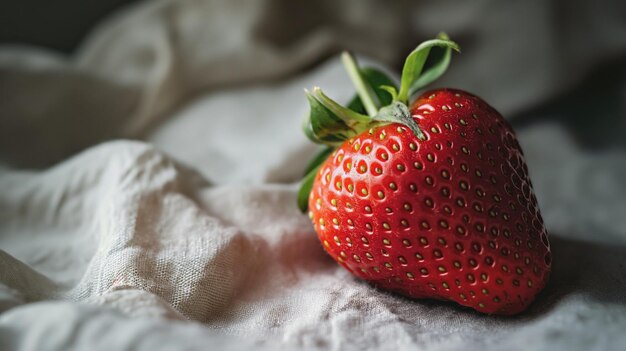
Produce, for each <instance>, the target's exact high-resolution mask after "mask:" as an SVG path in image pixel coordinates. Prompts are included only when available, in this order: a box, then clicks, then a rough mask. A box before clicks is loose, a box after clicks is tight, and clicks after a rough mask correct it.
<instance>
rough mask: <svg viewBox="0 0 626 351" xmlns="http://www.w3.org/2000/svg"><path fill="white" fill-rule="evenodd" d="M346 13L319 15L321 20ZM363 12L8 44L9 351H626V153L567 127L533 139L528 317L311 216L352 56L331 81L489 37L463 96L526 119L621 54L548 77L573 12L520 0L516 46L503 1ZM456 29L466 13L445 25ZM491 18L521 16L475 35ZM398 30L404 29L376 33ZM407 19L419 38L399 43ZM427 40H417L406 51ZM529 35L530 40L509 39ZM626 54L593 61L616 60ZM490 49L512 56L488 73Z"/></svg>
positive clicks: (173, 10) (532, 128) (172, 23)
mask: <svg viewBox="0 0 626 351" xmlns="http://www.w3.org/2000/svg"><path fill="white" fill-rule="evenodd" d="M399 3H401V2H399ZM331 4H335V2H331V1H328V2H320V4H319V6H320V8H321V9H322V10H316V9H305V10H301V11H304V13H311V16H312V17H313V18H314V17H315V16H314V13H325V12H324V11H323V9H326V11H328V9H329V8H330V7H331ZM354 6H355V3H351V2H341V3H337V5H333V7H332V8H333V9H337V11H338V12H337V13H341V14H344V13H347V14H345V15H336V16H344V17H345V18H336V19H335V20H333V21H329V22H327V23H326V22H325V24H324V25H323V26H321V25H317V26H316V25H314V24H315V23H313V24H310V25H309V26H308V27H307V26H304V27H303V26H301V25H300V24H299V23H297V21H298V20H297V19H294V18H292V16H291V12H289V11H291V10H295V9H293V8H290V7H289V2H287V1H284V2H283V1H258V2H248V3H245V4H244V3H243V2H238V1H232V2H217V1H215V2H211V1H193V0H181V1H159V2H152V3H144V4H141V5H139V6H136V7H133V8H129V9H127V10H125V11H123V12H120V13H119V14H118V15H116V16H114V17H113V18H112V19H110V20H109V21H108V22H106V23H104V24H102V25H101V27H100V28H99V29H98V30H96V31H95V32H94V33H93V34H92V35H91V37H90V38H89V39H88V40H87V41H86V43H85V45H84V46H83V47H82V48H81V50H80V51H79V52H78V53H77V55H76V56H75V57H74V58H72V59H67V58H62V57H58V56H55V55H54V54H51V53H49V52H44V51H41V50H38V49H33V48H4V49H2V50H0V91H1V92H2V94H1V95H0V99H2V100H1V101H2V103H1V104H0V136H1V138H0V146H1V147H2V148H1V149H0V158H1V160H2V166H0V312H1V313H0V349H2V350H19V349H23V350H31V349H37V350H67V349H79V350H99V349H102V350H109V349H119V350H130V349H133V350H171V349H206V348H207V347H209V348H215V349H235V350H252V349H255V350H256V349H261V350H262V349H268V350H275V349H294V350H301V349H332V350H362V349H368V350H369V349H372V350H405V349H406V350H409V349H410V350H416V349H417V350H420V349H423V350H457V349H464V350H466V349H479V348H480V349H484V350H501V349H520V348H523V349H532V350H559V349H563V350H591V349H595V350H618V349H620V348H621V347H623V345H625V344H626V336H625V335H624V333H623V330H624V329H625V328H626V273H625V272H626V270H625V268H626V267H625V266H626V234H625V233H626V217H625V216H624V213H626V202H625V201H624V200H623V199H624V198H626V183H624V182H623V180H624V179H626V151H624V150H621V149H608V150H594V151H590V150H587V149H586V148H583V147H582V146H581V145H579V144H578V143H577V141H576V140H575V139H573V138H572V137H571V135H569V132H568V131H567V130H566V129H565V128H563V126H561V125H560V124H558V123H556V122H550V121H544V122H536V123H531V124H528V125H524V126H523V127H520V128H518V137H519V140H520V143H521V145H522V147H523V149H524V151H525V154H526V157H527V161H528V165H529V168H530V172H531V178H532V179H533V182H534V186H535V190H536V193H537V197H538V199H539V203H540V207H541V209H542V213H543V215H544V218H545V221H546V225H547V227H548V230H549V232H550V240H551V243H552V245H551V246H552V248H553V257H554V259H553V262H554V271H553V274H552V278H551V281H550V283H549V285H548V286H547V287H546V289H545V291H544V292H543V293H542V294H541V295H540V296H539V297H538V299H537V301H536V303H535V304H533V305H532V307H531V309H530V310H529V311H528V312H527V313H524V314H522V315H519V316H517V317H509V318H502V317H493V316H486V315H481V314H478V313H476V312H473V311H470V310H468V309H464V308H460V307H458V306H456V305H454V304H451V303H443V302H436V301H428V300H420V301H415V300H409V299H406V298H403V297H400V296H397V295H393V294H389V293H386V292H383V291H379V290H377V289H375V288H373V287H372V286H370V285H368V284H366V283H364V282H361V281H358V280H356V279H355V278H353V277H352V276H351V275H350V274H349V273H348V272H346V271H345V270H343V269H341V268H340V267H339V266H338V265H337V264H335V263H334V262H333V261H332V260H331V259H330V258H329V257H328V256H327V255H326V254H325V253H324V251H323V250H322V247H321V245H320V244H319V242H318V240H317V238H316V236H315V234H314V232H313V230H312V227H311V225H310V223H309V222H308V218H306V216H305V215H302V214H301V213H300V212H299V211H298V209H297V207H296V205H295V201H296V191H297V187H298V184H297V183H298V179H299V178H300V176H301V172H302V170H303V169H304V165H305V164H306V161H307V160H308V159H309V158H310V157H311V155H313V153H314V152H315V150H316V148H315V146H313V145H311V144H310V143H308V142H307V141H306V140H305V138H304V136H303V134H302V133H301V132H300V124H301V121H302V117H303V116H304V114H305V113H307V111H308V107H307V105H306V100H305V98H304V96H303V93H302V88H304V87H312V86H313V85H320V86H322V87H323V88H324V89H325V91H326V92H327V94H328V95H330V96H332V97H334V98H336V99H337V100H339V101H345V100H347V99H348V98H350V96H351V94H352V91H353V89H352V88H351V85H350V83H349V81H348V79H347V77H346V76H345V74H344V73H343V69H342V67H341V65H340V63H339V61H338V60H337V59H336V58H331V59H329V60H326V61H324V62H323V63H322V64H317V65H315V67H314V68H312V69H310V68H311V65H313V64H316V63H319V62H320V60H321V59H322V58H325V57H328V55H329V54H330V53H332V52H335V50H336V48H338V47H343V46H346V47H348V48H352V49H354V50H358V51H359V52H363V53H366V54H368V55H369V56H370V57H373V58H375V59H376V60H377V61H380V62H385V63H389V64H393V61H394V60H395V59H397V57H400V56H401V54H402V53H403V52H401V50H400V49H398V47H400V48H404V46H403V45H407V43H404V44H403V43H400V42H399V41H400V39H402V40H404V41H408V39H407V38H418V37H422V36H423V37H426V36H431V35H430V34H431V33H434V32H436V31H439V30H441V29H446V30H447V31H448V32H449V33H450V35H451V36H452V37H453V38H454V37H455V32H457V34H458V35H457V36H458V37H460V40H461V41H462V40H463V39H464V37H463V34H464V33H465V34H466V35H468V36H470V37H471V35H470V34H472V35H475V36H477V37H479V38H481V40H476V42H474V41H472V40H471V38H467V41H468V42H469V43H470V45H469V47H466V48H464V49H465V50H466V51H467V52H468V53H467V56H469V57H466V56H461V57H458V58H457V57H455V61H454V63H453V68H452V69H451V72H450V76H449V78H447V80H446V81H444V82H443V83H446V84H450V85H454V86H458V87H461V88H465V89H468V90H472V91H474V92H477V93H478V94H479V95H483V97H485V98H486V99H487V100H488V101H490V102H491V103H492V104H494V105H495V106H496V107H497V108H499V109H500V110H501V111H502V112H504V113H505V115H506V114H507V113H513V112H519V111H520V110H521V109H523V107H524V106H529V105H531V106H532V105H533V104H536V103H541V102H542V99H545V96H546V95H554V94H558V93H559V92H562V91H565V90H566V89H567V86H568V85H569V84H570V83H571V82H572V80H575V79H580V78H582V76H583V75H584V72H589V71H591V70H592V69H593V64H594V63H595V62H594V61H593V60H595V59H597V58H598V56H597V55H595V56H585V55H579V56H573V57H578V58H579V59H578V60H574V59H572V60H571V61H568V62H566V63H563V64H564V65H565V66H568V67H577V70H575V72H576V73H572V72H567V73H563V72H561V71H560V70H557V72H553V73H552V74H551V75H549V76H545V75H542V73H545V72H546V71H548V70H550V69H551V68H554V66H553V65H555V61H554V60H555V57H554V55H552V54H554V52H551V51H550V50H551V48H552V47H551V44H554V43H553V42H551V41H550V40H549V38H550V36H549V35H548V36H547V37H546V36H544V37H542V38H544V40H545V41H542V40H538V39H537V38H536V37H535V38H534V40H531V39H533V35H534V34H535V33H548V34H550V33H552V34H554V33H553V32H551V31H550V30H548V29H546V28H543V27H542V25H543V26H548V24H549V23H550V21H552V19H551V17H550V16H549V14H551V12H550V11H552V10H551V9H550V8H548V6H547V5H543V4H541V3H532V2H530V3H529V4H527V5H512V6H521V8H520V9H519V10H520V11H521V13H522V16H521V19H519V20H518V21H519V22H520V23H524V22H523V21H524V18H526V16H530V17H532V18H535V19H536V21H537V23H538V24H537V25H535V26H530V27H528V28H527V31H525V32H524V31H522V32H515V31H514V32H510V33H501V32H499V31H494V30H493V28H494V26H495V27H496V28H499V27H498V25H499V23H500V22H499V21H501V20H502V17H503V16H505V17H506V16H508V17H506V18H508V19H509V20H510V21H515V19H516V18H519V17H517V16H513V15H512V14H511V13H510V11H513V10H515V9H511V8H506V9H503V8H502V7H501V6H503V5H501V6H498V5H496V4H495V3H491V4H490V6H486V5H484V4H483V5H463V6H465V7H464V8H463V9H461V10H464V11H460V10H458V9H454V8H453V6H452V5H450V4H448V5H446V3H444V4H440V5H428V4H426V3H424V4H423V5H422V6H419V11H418V10H416V9H413V10H410V9H405V8H404V7H402V6H400V5H390V6H391V10H389V9H382V8H381V6H382V5H380V3H373V2H372V3H371V4H369V6H364V5H362V6H359V7H358V8H359V10H358V11H355V10H354ZM403 6H404V5H403ZM454 6H460V5H454ZM281 9H282V10H281ZM285 9H286V10H285ZM348 9H350V10H351V11H348ZM578 9H580V8H578ZM339 10H344V11H339ZM522 10H523V11H522ZM281 11H283V12H281ZM520 11H517V12H513V13H517V14H519V13H520ZM438 13H446V14H449V16H440V17H441V19H442V20H441V21H434V20H430V18H432V17H435V15H436V14H438ZM485 13H486V14H491V15H493V16H495V17H497V18H496V19H494V17H490V16H487V17H486V18H489V19H490V20H484V21H476V20H475V19H476V18H482V16H483V15H484V14H485ZM571 13H572V12H570V13H569V15H571V16H573V17H575V18H578V17H576V16H574V15H572V14H571ZM573 13H574V14H578V15H581V16H583V15H584V16H583V18H588V19H589V18H592V17H593V16H595V15H606V17H605V18H604V20H603V22H602V23H601V25H600V24H597V23H596V22H594V21H591V20H589V21H590V23H591V25H590V27H589V29H588V30H590V31H591V32H593V31H594V30H597V31H599V32H600V33H603V32H602V31H604V30H607V31H609V32H611V33H614V32H615V31H620V30H622V33H623V30H624V25H623V23H621V22H619V21H616V18H617V17H616V16H615V15H614V14H613V13H611V12H608V13H605V12H604V11H599V12H598V11H595V12H584V11H582V10H581V12H576V11H573ZM374 14H377V15H378V17H377V18H379V19H380V21H378V22H376V23H377V24H375V25H374V27H373V28H369V27H367V28H369V29H367V28H366V24H368V23H369V19H370V18H372V16H373V15H374ZM385 16H387V17H385ZM398 16H404V17H402V18H403V19H405V20H407V24H406V25H403V26H396V27H394V26H386V25H385V23H389V21H393V20H395V19H397V18H398ZM542 16H543V17H542ZM562 16H565V17H564V19H561V20H563V21H565V23H569V22H568V20H569V19H570V17H568V15H567V14H566V15H562ZM585 16H586V17H585ZM544 17H545V18H544ZM307 18H308V17H307ZM340 19H341V20H340ZM410 19H414V21H413V20H410ZM617 19H619V18H617ZM289 20H290V21H291V22H289ZM275 21H278V22H281V21H287V23H282V24H281V25H280V26H278V27H277V25H275V24H274V23H275ZM334 21H336V22H334ZM415 23H417V24H415ZM620 23H621V24H622V26H621V27H620V26H619V25H620ZM289 26H292V27H293V28H300V29H299V31H295V32H289V31H287V30H286V28H289ZM376 26H378V27H379V28H378V27H376ZM511 26H512V27H515V23H513V25H511ZM594 26H595V27H594ZM302 28H304V29H302ZM448 28H449V29H448ZM506 28H509V27H506ZM357 29H363V30H369V31H370V34H371V35H370V36H366V35H365V34H363V32H362V31H360V30H357ZM404 31H407V33H414V34H407V36H405V37H403V38H398V37H397V35H398V34H399V33H404ZM425 33H428V34H425ZM572 33H574V34H577V32H576V31H573V32H572ZM594 33H595V32H594ZM505 34H507V35H517V36H518V37H517V39H518V41H517V42H516V43H511V42H508V41H507V45H505V46H504V47H501V46H498V45H495V44H494V43H497V42H498V41H499V37H500V36H504V35H505ZM493 36H496V37H495V38H494V37H493ZM364 38H367V40H366V39H364ZM390 38H391V39H390ZM546 38H547V39H546ZM620 40H621V41H620ZM624 40H626V36H621V37H620V36H618V37H617V38H616V37H615V36H608V35H607V36H602V37H601V38H600V39H599V40H598V41H597V42H593V43H591V44H584V45H592V46H593V47H594V48H595V49H596V53H598V52H600V53H602V55H604V56H606V57H611V55H613V54H615V53H617V52H621V51H620V50H622V49H623V48H624V46H623V44H624ZM531 41H533V42H535V41H539V44H538V45H542V47H544V48H545V49H546V50H544V51H541V50H540V51H538V52H534V54H533V55H531V54H527V55H529V56H528V57H527V58H529V59H531V61H532V60H535V61H536V63H538V64H537V65H536V66H534V67H533V68H535V69H536V70H530V69H529V70H524V71H523V72H521V73H520V72H518V71H517V70H514V69H511V68H510V67H507V63H509V64H510V63H511V62H518V60H522V59H523V58H519V57H515V59H514V60H513V59H512V57H514V54H512V53H511V52H510V51H511V50H512V49H511V48H512V47H513V46H517V45H523V43H524V42H531ZM546 41H547V42H546ZM415 42H417V39H416V40H411V42H410V43H409V44H410V45H413V44H414V43H415ZM471 43H476V44H471ZM567 43H568V42H567V41H565V44H563V47H561V49H563V50H567V49H568V48H570V47H569V46H568V45H567ZM372 46H378V47H379V48H383V49H387V51H386V52H385V50H381V51H380V52H376V51H374V50H373V49H372ZM483 49H484V50H487V49H489V50H492V51H493V52H491V53H492V54H493V55H494V56H495V58H491V59H485V58H483V59H482V60H481V59H480V57H479V56H478V55H479V54H478V53H477V52H478V51H480V50H483ZM570 49H571V50H579V49H580V48H579V47H574V46H572V47H571V48H570ZM368 50H369V51H368ZM472 51H476V52H474V53H472ZM463 55H466V54H465V53H464V54H463ZM509 55H511V56H510V57H509ZM494 56H489V57H494ZM507 57H508V59H507ZM364 61H366V62H372V61H367V60H366V59H364ZM457 63H458V68H454V67H455V66H454V65H456V64H457ZM526 64H528V61H527V62H526ZM479 67H482V70H480V69H479ZM485 67H491V69H496V68H497V69H500V70H502V71H503V72H504V71H506V72H507V74H512V75H516V74H518V75H519V76H517V77H503V75H502V74H493V75H490V74H485V71H484V69H485ZM305 68H309V69H308V70H306V71H304V72H303V69H305ZM461 77H464V78H461ZM512 78H516V79H514V82H511V81H509V80H511V79H512ZM461 81H462V82H461ZM460 82H461V83H460ZM131 138H132V139H135V140H129V139H131ZM112 139H117V140H112Z"/></svg>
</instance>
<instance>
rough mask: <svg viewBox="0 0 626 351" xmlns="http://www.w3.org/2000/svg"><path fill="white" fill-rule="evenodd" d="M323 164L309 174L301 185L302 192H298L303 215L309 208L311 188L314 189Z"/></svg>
mask: <svg viewBox="0 0 626 351" xmlns="http://www.w3.org/2000/svg"><path fill="white" fill-rule="evenodd" d="M320 167H321V164H320V165H318V166H317V167H315V168H313V169H312V170H310V171H309V173H307V175H306V176H305V177H304V180H303V181H302V184H301V185H300V190H298V207H299V208H300V211H302V213H305V212H306V210H307V209H308V208H309V194H310V193H311V188H312V187H313V182H314V181H315V176H316V175H317V171H318V170H319V169H320Z"/></svg>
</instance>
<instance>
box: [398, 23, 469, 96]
mask: <svg viewBox="0 0 626 351" xmlns="http://www.w3.org/2000/svg"><path fill="white" fill-rule="evenodd" d="M443 35H445V34H443V33H442V34H440V35H439V37H438V38H437V39H432V40H427V41H425V42H423V43H421V44H420V45H418V46H417V48H415V50H413V52H411V53H410V54H409V56H408V57H407V58H406V61H405V62H404V68H403V69H402V78H401V82H400V91H399V92H398V101H400V102H402V103H404V104H407V105H408V99H409V89H410V88H411V87H412V86H413V83H414V82H415V81H417V80H418V79H419V76H420V74H421V73H422V69H423V68H424V63H426V58H428V54H429V53H430V49H431V48H433V47H435V46H439V47H443V48H451V49H454V50H456V51H459V50H460V49H459V46H458V45H457V44H456V43H455V42H453V41H450V40H448V39H442V37H443Z"/></svg>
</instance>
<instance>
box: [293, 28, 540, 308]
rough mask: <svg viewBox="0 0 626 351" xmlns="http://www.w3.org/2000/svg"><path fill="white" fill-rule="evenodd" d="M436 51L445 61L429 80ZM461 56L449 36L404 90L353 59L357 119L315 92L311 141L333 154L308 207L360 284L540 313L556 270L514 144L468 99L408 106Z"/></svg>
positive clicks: (415, 63) (317, 169)
mask: <svg viewBox="0 0 626 351" xmlns="http://www.w3.org/2000/svg"><path fill="white" fill-rule="evenodd" d="M436 46H439V47H443V48H444V49H445V53H444V55H443V56H442V58H441V60H440V61H439V62H437V63H435V64H434V65H433V66H432V68H431V69H430V70H427V71H426V72H424V74H420V73H421V71H422V67H423V65H424V62H425V61H426V56H428V53H429V50H430V48H432V47H436ZM451 50H458V47H457V46H456V44H455V43H453V42H451V41H450V40H449V39H448V38H447V37H446V36H445V35H444V34H442V35H440V37H439V38H438V39H435V40H431V41H427V42H425V43H423V44H422V45H420V46H418V48H417V49H416V50H415V51H414V52H413V53H412V54H411V55H410V56H409V58H407V61H406V64H405V67H404V70H403V75H402V82H401V87H400V90H399V91H397V90H396V88H395V87H393V82H392V81H391V80H390V79H388V78H387V77H385V76H384V75H383V74H382V73H380V72H378V71H375V70H364V69H360V68H358V66H357V65H356V62H355V61H354V59H353V58H352V57H351V56H350V55H349V54H344V56H343V58H344V62H345V63H346V67H347V68H348V72H349V73H350V76H351V78H352V79H353V81H354V82H355V85H356V87H357V91H358V92H359V98H358V99H355V100H354V101H353V102H352V103H351V104H350V107H351V109H348V108H345V107H343V106H341V105H339V104H338V103H336V102H334V101H332V100H331V99H330V98H328V97H327V96H325V95H324V94H323V93H322V92H321V90H319V89H318V88H316V89H314V90H313V92H312V93H308V95H307V96H308V98H309V101H310V103H311V114H310V116H309V119H308V120H307V123H305V132H306V133H307V135H308V136H309V137H311V139H313V140H314V141H316V142H320V143H323V144H326V145H328V146H329V147H328V148H326V149H325V150H324V151H323V152H322V153H321V154H320V156H319V157H317V158H316V159H315V160H314V163H313V165H312V166H311V167H310V171H309V174H308V175H307V178H306V179H305V182H304V183H303V187H302V189H301V192H300V198H299V200H300V206H301V208H302V209H305V208H306V207H307V205H308V209H309V216H310V218H311V220H312V222H313V225H314V228H315V231H316V232H317V235H318V237H319V239H320V241H321V242H322V244H323V247H324V249H325V250H326V252H328V254H329V255H330V256H331V257H332V258H333V259H335V260H336V261H337V262H338V263H339V264H340V265H341V266H343V267H344V268H345V269H347V270H348V271H350V272H351V273H352V274H354V275H355V276H357V277H359V278H361V279H363V280H366V281H368V282H371V283H372V284H373V285H375V286H377V287H379V288H382V289H386V290H390V291H394V292H397V293H400V294H403V295H406V296H409V297H412V298H432V299H441V300H450V301H454V302H457V303H458V304H460V305H463V306H468V307H471V308H473V309H475V310H477V311H479V312H483V313H487V314H500V315H512V314H516V313H519V312H521V311H523V310H525V309H526V308H527V307H528V306H529V305H530V303H531V302H532V301H533V300H534V298H535V296H536V295H537V294H538V293H539V292H540V291H541V290H542V288H543V287H544V286H545V284H546V282H547V280H548V276H549V273H550V267H551V253H550V245H549V242H548V237H547V232H546V229H545V227H544V224H543V220H542V218H541V214H540V212H539V207H538V205H537V199H536V197H535V195H534V193H533V189H532V185H531V182H530V179H529V176H528V169H527V166H526V163H525V161H524V156H523V154H522V150H521V148H520V146H519V144H518V142H517V140H516V137H515V133H514V132H513V130H512V128H511V127H510V125H509V124H508V123H507V122H506V121H505V120H504V119H503V118H502V116H501V115H500V114H499V113H498V112H497V111H496V110H495V109H494V108H492V107H491V106H489V105H488V104H487V103H486V102H484V101H483V100H481V99H480V98H478V97H476V96H474V95H472V94H469V93H466V92H464V91H461V90H454V89H439V90H432V91H428V92H425V93H423V94H421V95H420V96H419V97H418V98H417V99H416V100H415V101H414V102H413V103H412V104H411V106H410V108H409V107H407V101H408V96H409V95H410V93H411V91H416V90H419V89H421V88H422V87H423V86H424V85H426V84H427V83H429V82H431V81H432V80H434V79H436V78H437V77H438V76H440V75H441V74H442V73H443V71H445V69H446V68H447V66H448V64H449V61H450V55H451ZM407 75H408V77H407ZM380 83H382V84H383V86H382V87H381V86H380V85H381V84H380ZM377 100H378V101H377ZM379 106H382V107H380V108H379ZM365 113H368V115H366V114H365Z"/></svg>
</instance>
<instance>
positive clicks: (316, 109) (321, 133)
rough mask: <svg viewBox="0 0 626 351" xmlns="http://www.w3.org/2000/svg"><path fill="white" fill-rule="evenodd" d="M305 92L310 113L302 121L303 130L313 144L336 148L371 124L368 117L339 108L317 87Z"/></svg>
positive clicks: (338, 105) (339, 106)
mask: <svg viewBox="0 0 626 351" xmlns="http://www.w3.org/2000/svg"><path fill="white" fill-rule="evenodd" d="M305 92H306V96H307V99H308V100H309V105H310V107H311V111H310V113H309V115H308V116H307V118H306V119H305V121H304V125H303V130H304V133H305V134H306V135H307V137H308V138H309V139H311V140H312V141H313V142H316V143H320V144H326V145H328V146H337V145H339V144H341V142H343V141H344V140H346V139H348V138H350V137H353V136H355V135H357V134H359V133H361V132H362V131H363V130H366V129H367V128H366V126H367V125H368V123H369V122H371V118H370V117H369V116H366V115H362V114H360V113H357V112H354V111H352V110H350V109H348V108H346V107H343V106H341V105H340V104H338V103H337V102H335V101H334V100H332V99H331V98H329V97H328V96H326V95H325V94H324V93H323V92H322V90H321V89H320V88H318V87H315V88H313V91H312V92H308V91H305Z"/></svg>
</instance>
